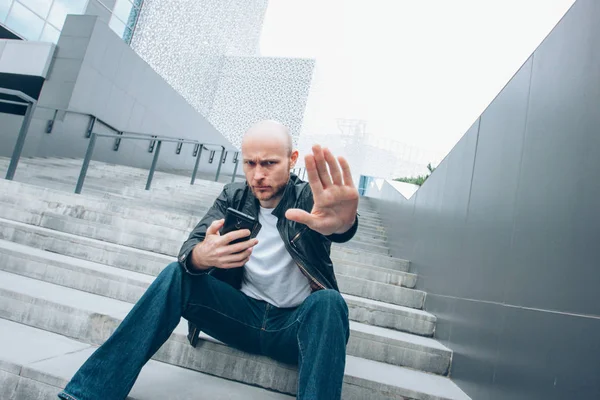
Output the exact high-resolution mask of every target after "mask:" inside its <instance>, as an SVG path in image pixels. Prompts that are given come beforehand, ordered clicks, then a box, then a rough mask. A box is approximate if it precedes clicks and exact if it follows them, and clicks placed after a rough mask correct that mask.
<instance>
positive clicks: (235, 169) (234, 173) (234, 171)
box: [231, 157, 240, 183]
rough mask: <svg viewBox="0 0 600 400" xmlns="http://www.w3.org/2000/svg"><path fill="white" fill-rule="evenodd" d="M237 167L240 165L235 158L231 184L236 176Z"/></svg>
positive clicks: (238, 160)
mask: <svg viewBox="0 0 600 400" xmlns="http://www.w3.org/2000/svg"><path fill="white" fill-rule="evenodd" d="M238 165H240V159H239V158H238V157H236V159H235V167H233V175H231V182H232V183H233V182H235V175H236V174H237V169H238Z"/></svg>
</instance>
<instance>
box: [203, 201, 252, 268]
mask: <svg viewBox="0 0 600 400" xmlns="http://www.w3.org/2000/svg"><path fill="white" fill-rule="evenodd" d="M229 210H232V212H230V211H229ZM229 210H228V211H227V213H226V215H225V219H224V220H223V219H221V220H217V221H214V222H213V223H212V224H211V225H210V226H209V227H208V229H207V230H206V236H205V238H204V241H202V242H201V243H199V244H197V245H196V247H194V250H193V251H192V265H193V266H195V267H196V269H199V270H205V269H208V268H210V267H217V268H225V269H227V268H239V267H242V266H244V264H246V262H248V260H249V259H250V255H251V254H252V248H253V247H254V246H256V244H257V243H258V240H257V239H256V238H255V237H256V235H258V232H259V231H260V227H261V225H260V223H259V222H258V221H255V223H254V224H251V222H252V221H253V220H255V219H254V218H252V217H250V216H247V215H245V214H243V213H240V212H239V211H237V210H233V209H229ZM237 213H239V214H241V215H238V214H237ZM237 217H243V218H241V219H238V218H237ZM238 227H239V228H238ZM248 227H249V228H251V229H247V228H248Z"/></svg>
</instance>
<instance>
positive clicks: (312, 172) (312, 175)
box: [304, 154, 323, 195]
mask: <svg viewBox="0 0 600 400" xmlns="http://www.w3.org/2000/svg"><path fill="white" fill-rule="evenodd" d="M304 166H305V167H306V174H307V175H308V183H309V184H310V188H311V189H312V191H313V194H315V195H318V194H319V193H321V192H322V191H323V184H322V183H321V179H319V173H318V172H317V165H316V163H315V157H314V156H313V155H312V154H309V155H307V156H305V157H304Z"/></svg>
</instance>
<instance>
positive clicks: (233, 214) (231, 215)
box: [221, 207, 261, 244]
mask: <svg viewBox="0 0 600 400" xmlns="http://www.w3.org/2000/svg"><path fill="white" fill-rule="evenodd" d="M260 228H261V225H260V222H258V220H257V219H256V218H254V217H251V216H250V215H247V214H244V213H243V212H240V211H238V210H236V209H235V208H231V207H229V208H228V209H227V211H226V212H225V224H224V225H223V227H222V228H221V235H225V234H227V233H229V232H233V231H237V230H240V229H248V230H250V236H247V237H244V238H240V239H236V240H234V241H232V242H231V243H230V244H235V243H240V242H244V241H246V240H249V239H253V238H255V237H256V235H258V232H259V231H260Z"/></svg>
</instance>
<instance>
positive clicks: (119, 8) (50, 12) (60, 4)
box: [0, 0, 143, 43]
mask: <svg viewBox="0 0 600 400" xmlns="http://www.w3.org/2000/svg"><path fill="white" fill-rule="evenodd" d="M142 3H143V0H0V24H2V25H4V26H5V27H6V28H8V29H9V30H10V31H12V32H13V33H15V34H16V35H18V36H19V37H21V38H23V39H25V40H32V41H42V42H52V43H57V42H58V38H59V36H60V32H61V31H62V29H63V25H64V23H65V18H66V17H67V15H68V14H92V15H99V16H103V17H105V18H104V19H105V22H106V23H108V25H109V26H110V28H111V29H112V30H113V31H114V32H115V33H116V34H117V35H119V37H121V38H123V40H125V42H127V43H129V42H130V41H131V38H132V35H133V31H134V29H135V25H136V22H137V19H138V16H139V14H140V10H141V7H142Z"/></svg>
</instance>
